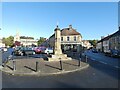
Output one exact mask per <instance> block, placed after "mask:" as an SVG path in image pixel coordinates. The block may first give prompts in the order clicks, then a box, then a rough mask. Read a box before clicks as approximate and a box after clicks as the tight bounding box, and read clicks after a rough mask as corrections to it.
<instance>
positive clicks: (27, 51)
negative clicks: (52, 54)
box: [14, 47, 35, 56]
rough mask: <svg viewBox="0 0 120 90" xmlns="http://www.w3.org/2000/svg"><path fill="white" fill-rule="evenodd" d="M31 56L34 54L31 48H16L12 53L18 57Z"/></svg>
mask: <svg viewBox="0 0 120 90" xmlns="http://www.w3.org/2000/svg"><path fill="white" fill-rule="evenodd" d="M33 54H35V51H34V50H32V48H28V47H19V48H16V50H15V52H14V55H20V56H26V55H33Z"/></svg>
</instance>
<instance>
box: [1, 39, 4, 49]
mask: <svg viewBox="0 0 120 90" xmlns="http://www.w3.org/2000/svg"><path fill="white" fill-rule="evenodd" d="M0 47H5V44H4V43H3V42H2V39H0Z"/></svg>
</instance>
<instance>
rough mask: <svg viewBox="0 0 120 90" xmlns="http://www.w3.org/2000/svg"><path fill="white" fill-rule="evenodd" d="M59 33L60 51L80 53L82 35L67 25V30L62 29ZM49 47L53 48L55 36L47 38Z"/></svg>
mask: <svg viewBox="0 0 120 90" xmlns="http://www.w3.org/2000/svg"><path fill="white" fill-rule="evenodd" d="M60 31H61V40H60V41H61V48H62V51H68V50H69V51H77V52H80V49H81V45H82V35H81V34H80V33H79V32H77V31H76V29H74V28H72V25H69V27H68V28H63V29H62V30H60ZM48 42H49V46H50V47H54V42H55V34H53V35H52V36H51V37H50V38H49V41H48Z"/></svg>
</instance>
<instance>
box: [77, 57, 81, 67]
mask: <svg viewBox="0 0 120 90" xmlns="http://www.w3.org/2000/svg"><path fill="white" fill-rule="evenodd" d="M80 66H81V58H80V59H79V60H78V67H80Z"/></svg>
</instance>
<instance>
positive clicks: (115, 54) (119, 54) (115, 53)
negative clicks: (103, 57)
mask: <svg viewBox="0 0 120 90" xmlns="http://www.w3.org/2000/svg"><path fill="white" fill-rule="evenodd" d="M110 55H111V57H120V51H118V50H111V52H110Z"/></svg>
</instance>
